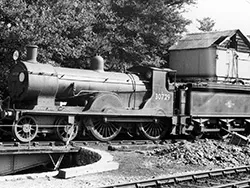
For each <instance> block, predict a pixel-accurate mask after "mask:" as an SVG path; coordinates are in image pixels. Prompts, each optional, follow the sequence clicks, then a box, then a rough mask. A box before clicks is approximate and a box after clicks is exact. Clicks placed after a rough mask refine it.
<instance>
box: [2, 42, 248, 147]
mask: <svg viewBox="0 0 250 188" xmlns="http://www.w3.org/2000/svg"><path fill="white" fill-rule="evenodd" d="M8 89H9V94H10V97H9V99H10V100H7V99H6V100H5V101H2V105H1V108H0V111H1V116H0V119H1V125H0V128H1V130H2V131H3V130H10V131H11V132H12V135H13V136H14V137H15V139H16V140H18V141H20V142H30V141H32V140H34V139H36V138H38V137H44V136H50V135H56V136H57V138H58V139H60V140H62V141H64V142H68V141H70V140H73V139H74V138H76V137H77V136H81V137H85V136H87V135H91V136H93V137H94V139H97V140H99V141H110V140H112V139H114V138H115V137H116V136H117V135H118V134H119V133H120V132H126V133H128V134H129V135H131V136H136V135H142V136H144V137H145V138H147V139H151V140H157V139H161V138H163V137H167V136H168V135H169V134H192V135H193V136H195V137H201V136H202V135H203V134H204V133H213V134H217V135H218V136H220V137H222V136H226V135H227V134H228V131H236V132H240V131H241V132H244V133H246V134H248V133H249V130H248V129H249V123H250V87H248V86H245V85H238V84H228V83H218V82H185V81H183V80H176V71H175V70H172V69H169V68H164V69H160V68H155V67H145V66H136V67H132V68H130V69H128V71H127V72H126V73H117V72H106V71H104V60H103V59H102V58H101V57H100V56H96V57H94V58H93V59H92V60H91V67H90V69H89V70H85V69H71V68H62V67H54V66H52V65H49V64H40V63H38V62H37V46H35V45H29V46H27V58H26V60H25V61H21V62H18V63H17V64H15V65H14V66H13V67H12V69H11V71H10V75H9V83H8Z"/></svg>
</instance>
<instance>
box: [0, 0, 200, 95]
mask: <svg viewBox="0 0 250 188" xmlns="http://www.w3.org/2000/svg"><path fill="white" fill-rule="evenodd" d="M194 1H195V0H177V1H176V0H158V1H155V0H134V1H131V0H123V1H120V0H85V1H81V0H16V1H8V0H2V1H0V41H1V46H0V68H1V74H0V80H2V82H3V83H0V90H1V91H3V90H4V89H5V88H6V85H7V84H6V80H7V76H8V70H9V68H10V67H11V66H12V65H13V63H14V62H13V60H12V53H13V52H14V50H18V51H19V52H20V54H21V59H24V58H25V46H26V45H27V44H36V45H38V46H39V56H38V61H39V62H41V63H51V64H57V65H59V66H67V67H75V68H86V67H87V66H88V59H89V58H90V57H93V56H94V55H97V54H98V55H102V56H103V57H104V59H106V62H107V63H106V68H107V69H109V70H122V69H123V68H124V66H126V67H130V66H132V65H138V64H147V65H154V66H166V64H167V55H168V47H169V46H170V45H172V44H173V43H174V42H175V41H176V40H177V39H178V37H180V35H181V34H182V32H183V31H185V26H186V25H187V24H189V23H190V21H189V20H186V19H185V18H184V17H182V16H181V13H182V11H183V10H184V6H185V5H189V4H192V3H194Z"/></svg>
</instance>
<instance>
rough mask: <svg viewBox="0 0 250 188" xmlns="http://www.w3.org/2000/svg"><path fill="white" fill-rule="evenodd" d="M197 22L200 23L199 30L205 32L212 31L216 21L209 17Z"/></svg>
mask: <svg viewBox="0 0 250 188" xmlns="http://www.w3.org/2000/svg"><path fill="white" fill-rule="evenodd" d="M197 21H198V23H199V27H198V29H199V30H200V31H204V32H208V31H212V30H213V28H214V25H215V21H214V20H213V19H212V18H209V17H205V18H202V19H200V20H199V19H197Z"/></svg>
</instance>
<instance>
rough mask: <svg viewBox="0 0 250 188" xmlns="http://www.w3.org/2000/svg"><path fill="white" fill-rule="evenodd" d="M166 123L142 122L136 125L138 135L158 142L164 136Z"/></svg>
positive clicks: (158, 120)
mask: <svg viewBox="0 0 250 188" xmlns="http://www.w3.org/2000/svg"><path fill="white" fill-rule="evenodd" d="M165 123H166V122H165V121H163V120H160V119H156V120H155V121H152V122H142V123H139V124H138V128H139V130H140V133H141V134H142V135H143V136H144V137H145V138H147V139H150V140H158V139H160V138H161V137H162V136H163V135H165V134H166V131H167V129H166V128H167V127H166V124H165Z"/></svg>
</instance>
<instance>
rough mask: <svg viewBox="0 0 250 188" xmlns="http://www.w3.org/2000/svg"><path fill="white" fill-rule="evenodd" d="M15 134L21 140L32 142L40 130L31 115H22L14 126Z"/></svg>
mask: <svg viewBox="0 0 250 188" xmlns="http://www.w3.org/2000/svg"><path fill="white" fill-rule="evenodd" d="M12 132H13V135H14V136H15V137H16V139H17V140H18V141H20V142H30V141H32V140H33V139H34V138H35V137H36V136H37V132H38V125H37V123H36V120H35V119H34V118H33V117H31V116H22V117H21V118H20V119H19V120H18V121H17V122H16V123H15V124H14V125H13V127H12Z"/></svg>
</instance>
